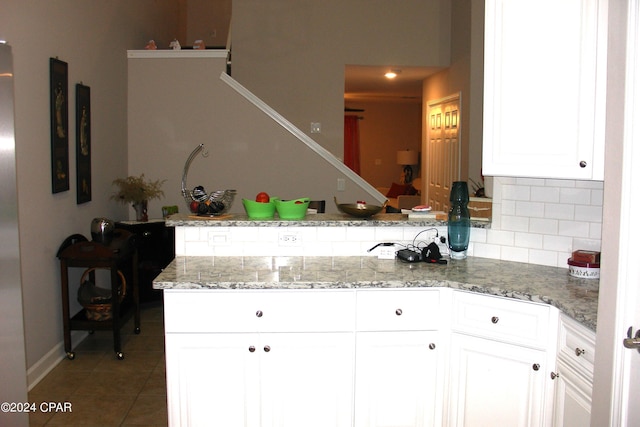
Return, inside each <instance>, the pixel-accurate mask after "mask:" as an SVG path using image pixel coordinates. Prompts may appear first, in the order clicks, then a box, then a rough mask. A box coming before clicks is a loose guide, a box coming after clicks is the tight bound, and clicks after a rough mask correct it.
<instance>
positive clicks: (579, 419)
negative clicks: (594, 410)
mask: <svg viewBox="0 0 640 427" xmlns="http://www.w3.org/2000/svg"><path fill="white" fill-rule="evenodd" d="M555 381H556V397H555V405H554V425H556V426H562V427H583V426H588V425H589V424H590V422H591V388H592V385H591V382H590V381H588V380H587V379H586V377H584V376H583V375H581V374H579V373H577V372H575V371H574V370H573V369H571V368H570V367H569V366H568V365H567V364H565V363H562V362H559V363H558V376H557V377H556V378H555Z"/></svg>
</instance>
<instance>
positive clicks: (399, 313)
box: [396, 308, 402, 316]
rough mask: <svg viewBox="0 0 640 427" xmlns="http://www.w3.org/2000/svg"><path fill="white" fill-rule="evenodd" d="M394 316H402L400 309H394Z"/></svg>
mask: <svg viewBox="0 0 640 427" xmlns="http://www.w3.org/2000/svg"><path fill="white" fill-rule="evenodd" d="M396 316H402V309H401V308H396Z"/></svg>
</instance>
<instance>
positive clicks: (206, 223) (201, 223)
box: [165, 213, 491, 228]
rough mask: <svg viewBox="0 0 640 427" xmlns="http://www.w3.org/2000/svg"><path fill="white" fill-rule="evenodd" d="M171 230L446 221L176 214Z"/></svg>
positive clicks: (486, 224)
mask: <svg viewBox="0 0 640 427" xmlns="http://www.w3.org/2000/svg"><path fill="white" fill-rule="evenodd" d="M165 222H166V225H167V226H169V227H345V226H348V227H402V226H412V227H440V226H446V225H447V221H446V220H440V219H435V218H417V219H416V218H409V217H408V215H406V214H386V213H385V214H378V215H374V216H372V217H370V218H355V217H352V216H349V215H347V214H340V213H338V214H310V215H307V216H306V217H305V218H303V219H299V220H286V219H280V218H278V217H277V216H276V217H274V218H272V219H251V218H249V217H248V216H247V215H246V214H237V213H232V214H228V215H222V216H213V217H206V216H205V217H198V216H197V215H186V214H182V213H179V214H174V215H172V216H170V217H168V218H167V219H166V220H165ZM471 226H472V227H474V228H491V222H490V221H488V220H481V219H472V220H471Z"/></svg>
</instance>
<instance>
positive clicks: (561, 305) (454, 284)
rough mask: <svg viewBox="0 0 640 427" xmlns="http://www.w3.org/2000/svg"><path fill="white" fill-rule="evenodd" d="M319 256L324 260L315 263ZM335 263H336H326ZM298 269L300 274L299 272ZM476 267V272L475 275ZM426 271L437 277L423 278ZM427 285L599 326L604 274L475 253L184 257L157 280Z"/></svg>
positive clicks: (208, 284) (285, 285) (157, 283)
mask: <svg viewBox="0 0 640 427" xmlns="http://www.w3.org/2000/svg"><path fill="white" fill-rule="evenodd" d="M315 262H318V263H319V264H320V266H319V267H317V268H315V267H314V266H308V264H313V263H315ZM329 264H330V265H331V266H332V267H327V266H328V265H329ZM178 266H179V267H178ZM239 266H242V267H239ZM292 269H294V270H296V272H294V273H292ZM475 271H477V274H474V272H475ZM488 272H489V274H488ZM493 273H495V274H493ZM424 275H431V276H436V277H430V278H423V277H416V276H424ZM428 287H432V288H433V287H440V288H451V289H458V290H463V291H469V292H474V293H481V294H487V295H493V296H500V297H506V298H513V299H517V300H522V301H529V302H535V303H543V304H548V305H551V306H553V307H556V308H557V309H558V310H560V312H562V313H564V314H566V315H567V316H569V317H570V318H572V319H574V320H576V321H577V322H579V323H581V324H582V325H584V326H586V327H587V328H589V329H591V330H593V331H595V330H596V325H597V307H598V287H599V281H598V280H594V279H579V278H574V277H571V276H569V274H568V271H567V269H563V268H557V267H545V266H538V265H531V264H525V263H517V262H510V261H500V260H491V259H484V258H468V259H467V260H464V261H453V262H452V261H450V262H449V265H447V266H439V265H438V266H436V265H428V264H426V263H418V264H406V263H403V262H400V261H398V260H378V259H377V258H375V257H357V256H354V257H277V256H273V257H269V256H265V257H184V256H179V257H176V259H175V260H174V261H172V262H171V264H169V266H167V268H165V270H164V271H163V272H162V273H160V275H159V276H158V277H156V279H155V280H154V282H153V288H154V289H209V290H278V289H280V290H296V289H298V290H302V289H372V288H386V289H389V288H428Z"/></svg>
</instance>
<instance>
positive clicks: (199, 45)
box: [193, 40, 205, 50]
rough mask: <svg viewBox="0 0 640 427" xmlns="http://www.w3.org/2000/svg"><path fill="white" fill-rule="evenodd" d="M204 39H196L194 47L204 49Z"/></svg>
mask: <svg viewBox="0 0 640 427" xmlns="http://www.w3.org/2000/svg"><path fill="white" fill-rule="evenodd" d="M204 48H205V47H204V41H202V40H196V41H195V42H193V49H195V50H204Z"/></svg>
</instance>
